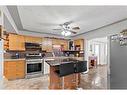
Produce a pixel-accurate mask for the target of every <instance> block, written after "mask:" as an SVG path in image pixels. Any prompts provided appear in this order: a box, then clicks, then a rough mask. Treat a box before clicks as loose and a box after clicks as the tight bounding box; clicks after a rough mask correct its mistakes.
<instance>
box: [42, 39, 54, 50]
mask: <svg viewBox="0 0 127 95" xmlns="http://www.w3.org/2000/svg"><path fill="white" fill-rule="evenodd" d="M42 50H46V51H47V52H52V39H49V38H43V39H42Z"/></svg>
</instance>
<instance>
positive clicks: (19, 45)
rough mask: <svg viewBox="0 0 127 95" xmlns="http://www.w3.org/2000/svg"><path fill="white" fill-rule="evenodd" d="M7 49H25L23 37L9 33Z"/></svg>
mask: <svg viewBox="0 0 127 95" xmlns="http://www.w3.org/2000/svg"><path fill="white" fill-rule="evenodd" d="M8 39H9V50H25V39H24V36H22V35H16V34H9V36H8Z"/></svg>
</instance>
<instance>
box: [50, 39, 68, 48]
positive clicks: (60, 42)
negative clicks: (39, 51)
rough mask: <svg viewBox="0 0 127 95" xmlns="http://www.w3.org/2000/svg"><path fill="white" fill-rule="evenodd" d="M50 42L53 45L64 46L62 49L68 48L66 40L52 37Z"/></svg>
mask: <svg viewBox="0 0 127 95" xmlns="http://www.w3.org/2000/svg"><path fill="white" fill-rule="evenodd" d="M52 43H53V45H62V46H63V47H64V50H68V41H67V40H62V39H53V41H52Z"/></svg>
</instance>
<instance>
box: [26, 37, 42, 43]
mask: <svg viewBox="0 0 127 95" xmlns="http://www.w3.org/2000/svg"><path fill="white" fill-rule="evenodd" d="M25 42H30V43H42V38H39V37H31V36H25Z"/></svg>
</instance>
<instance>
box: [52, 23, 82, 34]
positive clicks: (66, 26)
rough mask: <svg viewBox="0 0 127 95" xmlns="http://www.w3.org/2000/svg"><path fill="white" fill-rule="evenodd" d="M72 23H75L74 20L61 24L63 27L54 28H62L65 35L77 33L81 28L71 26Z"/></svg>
mask: <svg viewBox="0 0 127 95" xmlns="http://www.w3.org/2000/svg"><path fill="white" fill-rule="evenodd" d="M71 23H73V21H69V22H65V23H63V24H59V26H60V27H61V28H58V29H53V30H61V34H62V35H64V36H69V35H70V34H71V33H73V34H76V33H77V32H78V30H79V29H80V28H79V27H78V26H77V27H70V24H71Z"/></svg>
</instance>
